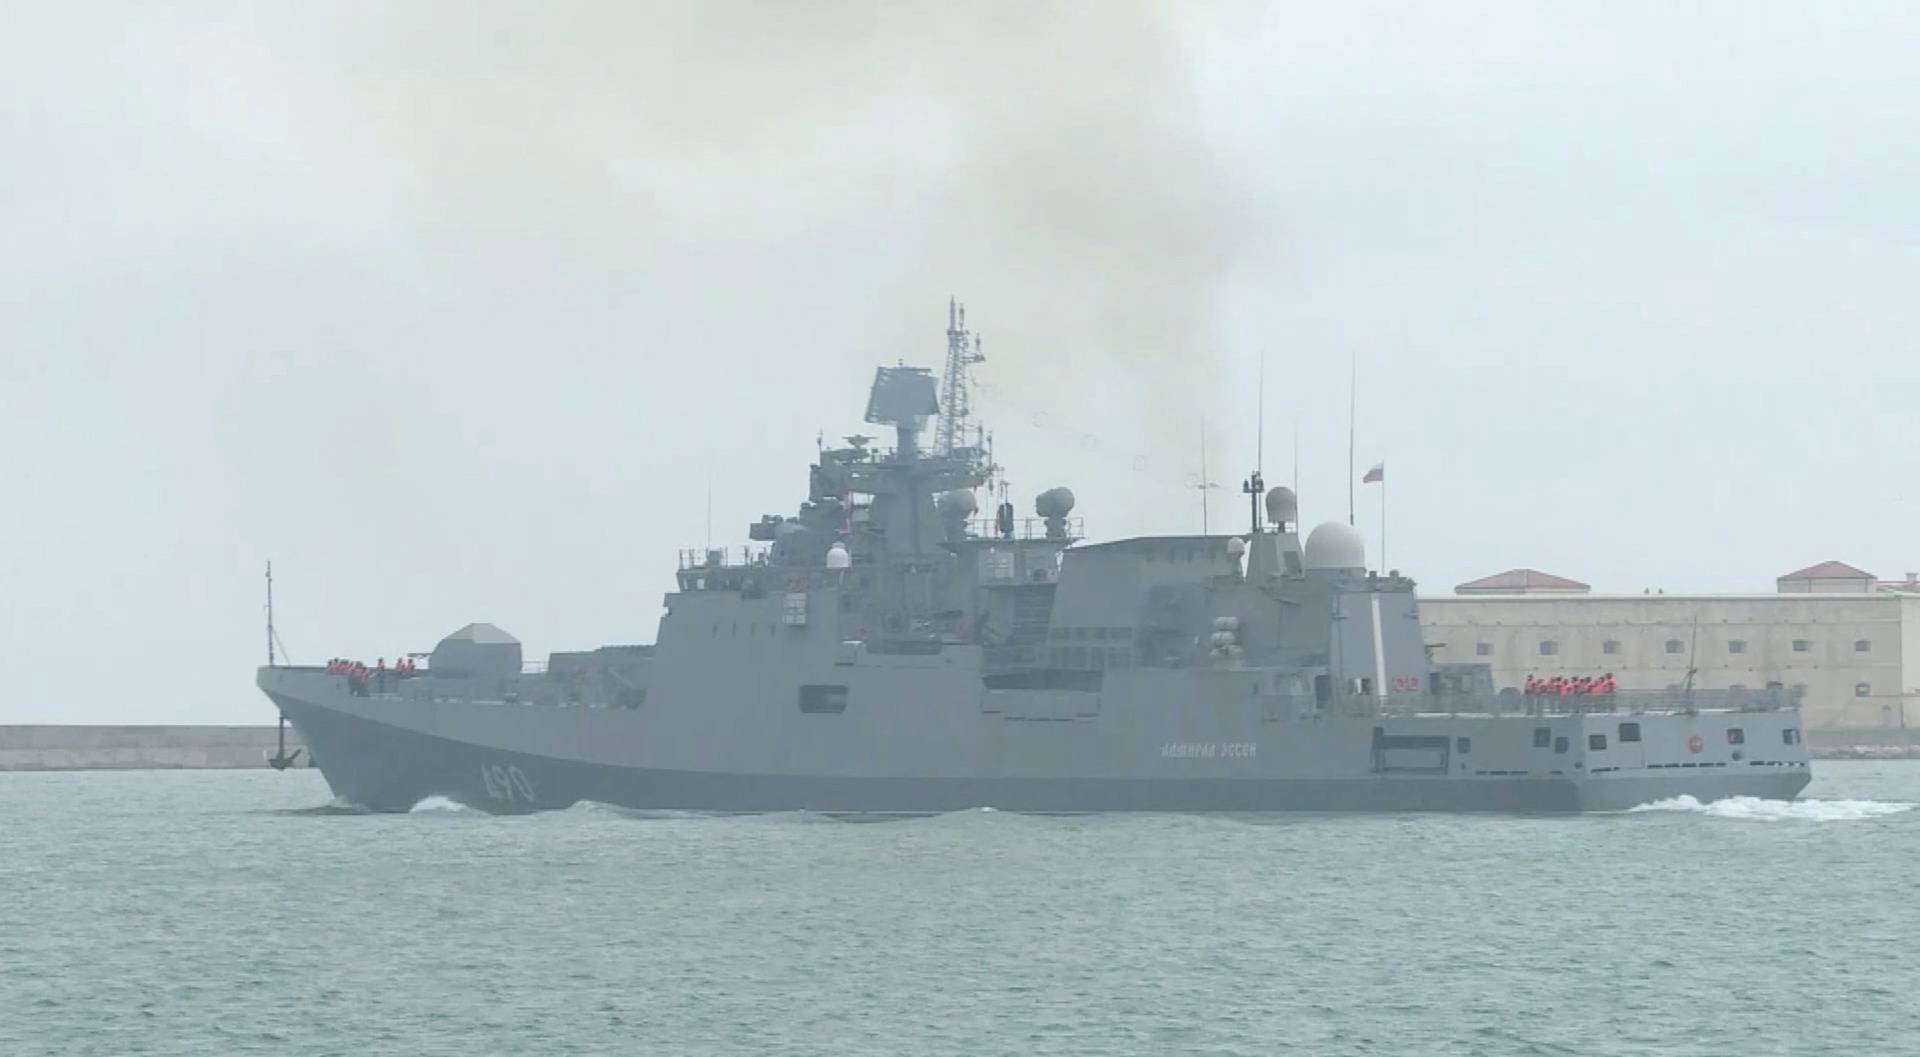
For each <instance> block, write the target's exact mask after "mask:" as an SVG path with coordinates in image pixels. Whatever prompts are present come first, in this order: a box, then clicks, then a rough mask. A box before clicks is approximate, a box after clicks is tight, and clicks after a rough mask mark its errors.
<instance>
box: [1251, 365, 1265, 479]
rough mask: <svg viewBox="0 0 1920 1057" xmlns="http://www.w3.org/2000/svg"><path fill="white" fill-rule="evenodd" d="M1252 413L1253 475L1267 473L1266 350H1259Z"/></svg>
mask: <svg viewBox="0 0 1920 1057" xmlns="http://www.w3.org/2000/svg"><path fill="white" fill-rule="evenodd" d="M1255 406H1256V408H1257V410H1256V411H1255V412H1254V414H1255V417H1256V418H1257V419H1258V421H1257V422H1255V424H1254V429H1253V436H1254V442H1253V469H1254V472H1255V473H1265V472H1266V471H1267V350H1266V349H1264V348H1262V349H1261V350H1260V397H1259V402H1258V403H1257V404H1256V405H1255Z"/></svg>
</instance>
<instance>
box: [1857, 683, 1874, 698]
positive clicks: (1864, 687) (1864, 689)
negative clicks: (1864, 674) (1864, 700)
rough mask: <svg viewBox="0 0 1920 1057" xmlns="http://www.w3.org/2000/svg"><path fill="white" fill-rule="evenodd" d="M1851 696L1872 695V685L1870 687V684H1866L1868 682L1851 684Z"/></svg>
mask: <svg viewBox="0 0 1920 1057" xmlns="http://www.w3.org/2000/svg"><path fill="white" fill-rule="evenodd" d="M1853 696H1855V697H1872V696H1873V687H1872V686H1870V685H1868V684H1866V683H1855V684H1853Z"/></svg>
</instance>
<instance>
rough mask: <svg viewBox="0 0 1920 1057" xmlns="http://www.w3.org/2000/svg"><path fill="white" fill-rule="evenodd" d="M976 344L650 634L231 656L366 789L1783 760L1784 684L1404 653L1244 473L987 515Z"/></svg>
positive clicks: (1478, 805) (1656, 791)
mask: <svg viewBox="0 0 1920 1057" xmlns="http://www.w3.org/2000/svg"><path fill="white" fill-rule="evenodd" d="M977 362H979V344H978V342H977V340H975V339H971V338H970V336H969V335H968V333H967V332H966V330H965V321H964V316H963V315H962V314H961V310H960V309H959V307H958V306H957V305H954V306H951V307H950V310H949V326H948V358H947V361H946V369H945V372H944V375H943V379H936V378H935V376H934V375H933V374H932V373H931V372H929V371H926V370H923V369H919V368H914V367H907V366H892V367H882V368H879V369H878V370H877V371H876V372H875V374H874V377H873V380H872V383H871V385H870V386H869V391H868V398H867V403H866V409H865V416H864V417H865V421H866V422H867V423H868V424H869V425H871V426H874V427H877V428H879V429H883V430H886V431H890V432H891V438H890V439H891V441H892V445H891V447H882V446H880V444H879V441H878V440H877V439H876V438H874V437H871V436H866V435H860V434H855V435H850V436H848V437H846V438H845V442H844V443H843V444H841V445H838V446H834V447H827V446H825V445H822V446H821V448H820V450H819V452H818V457H817V459H816V461H815V462H814V464H813V465H812V467H811V468H810V469H809V471H808V475H807V490H806V498H805V499H804V500H803V501H802V502H801V503H800V504H799V506H798V507H797V509H795V510H794V511H793V512H791V513H785V514H768V515H765V516H763V517H762V518H760V519H759V520H758V521H756V522H754V523H753V524H752V525H751V526H750V528H749V532H748V537H749V544H748V546H747V547H745V548H743V549H740V550H735V549H731V548H711V549H710V548H702V549H699V550H695V551H688V552H683V553H682V554H681V557H680V564H679V568H678V570H677V571H676V583H675V590H674V591H673V592H672V593H671V594H669V595H668V596H667V598H666V613H665V615H664V616H663V617H662V618H661V621H660V624H659V627H658V632H657V636H656V640H655V643H654V644H653V645H650V646H610V647H602V648H600V649H598V650H594V651H590V652H578V653H556V654H553V655H552V656H551V657H550V658H549V659H548V660H547V662H546V663H545V664H544V665H543V666H541V669H542V670H539V671H534V672H528V671H526V670H524V664H523V661H524V659H523V657H522V656H521V650H520V645H519V643H518V642H517V641H515V640H514V639H513V638H512V637H511V636H510V635H507V634H506V633H504V632H502V631H500V630H499V629H498V628H495V627H492V626H491V625H480V624H477V625H472V626H469V627H468V628H465V629H462V630H461V631H460V632H457V633H455V634H454V635H453V636H450V637H449V638H447V639H446V640H443V641H442V642H441V643H440V645H439V646H438V647H436V648H435V650H434V651H433V652H432V654H431V655H430V657H429V658H428V661H429V663H427V664H426V665H425V666H423V667H421V668H420V669H419V670H418V671H415V672H411V673H389V672H381V673H376V676H375V678H374V679H373V681H372V684H371V685H356V686H350V685H349V680H348V679H347V678H345V677H342V676H340V675H338V674H335V673H330V672H329V671H327V670H325V669H311V668H296V667H287V666H277V665H270V666H268V667H265V668H262V669H260V671H259V685H260V686H261V688H262V689H263V690H264V691H265V692H266V693H267V695H268V696H269V698H271V700H272V701H273V703H274V704H275V705H276V707H277V708H278V709H279V710H280V712H281V713H282V715H283V716H284V717H285V718H286V719H287V720H289V721H290V722H291V723H292V724H293V725H294V726H295V727H297V728H298V729H299V732H300V734H301V735H302V737H303V739H304V741H305V744H306V745H307V746H308V747H309V750H310V752H311V754H312V759H313V761H314V763H315V765H316V766H318V767H319V768H320V769H321V771H322V772H323V773H324V774H325V775H326V778H327V780H328V782H329V784H330V785H331V786H332V788H333V790H334V792H335V793H336V794H337V795H339V796H340V797H342V798H344V799H346V800H349V801H353V802H356V803H359V804H362V805H365V806H367V807H370V808H374V809H378V810H405V809H407V808H409V807H411V806H412V805H413V804H415V803H417V802H418V801H419V800H421V799H422V798H424V797H427V796H432V795H439V796H446V797H450V798H453V799H455V800H458V801H461V802H464V803H468V804H471V805H474V806H476V807H480V808H484V809H487V810H492V811H528V810H537V809H544V808H556V807H564V806H566V805H568V804H572V803H575V802H577V801H581V800H594V801H601V802H606V803H612V804H619V805H625V806H630V807H636V808H662V809H686V810H712V811H765V810H792V809H804V810H818V811H844V812H866V811H871V812H937V811H949V810H957V809H963V808H970V807H979V806H992V807H997V808H1002V809H1008V810H1037V811H1103V810H1168V811H1193V810H1230V811H1269V810H1507V811H1576V810H1594V809H1619V808H1625V807H1629V806H1632V805H1635V804H1639V803H1644V802H1648V801H1652V800H1657V799H1661V798H1664V797H1671V796H1677V795H1681V794H1688V795H1692V796H1695V797H1697V798H1699V799H1702V800H1708V799H1713V798H1718V797H1724V796H1731V795H1738V794H1747V795H1755V796H1764V797H1776V798H1789V797H1792V796H1794V795H1796V794H1797V793H1798V792H1799V791H1800V790H1801V789H1802V788H1803V787H1804V786H1805V785H1806V783H1807V781H1808V777H1809V772H1808V759H1807V752H1806V749H1805V746H1804V745H1803V744H1801V740H1800V721H1799V712H1798V710H1797V708H1796V707H1795V702H1794V701H1793V700H1792V698H1791V696H1790V695H1789V694H1788V693H1787V692H1785V691H1780V692H1777V693H1769V694H1767V695H1748V696H1747V697H1745V698H1743V699H1742V703H1741V705H1740V707H1738V708H1735V707H1732V703H1731V702H1729V701H1727V700H1724V699H1723V698H1721V697H1717V696H1716V695H1712V694H1709V693H1705V692H1678V693H1674V694H1652V695H1649V694H1626V693H1620V694H1608V695H1589V696H1583V697H1578V698H1563V697H1552V698H1549V697H1544V696H1540V695H1527V694H1522V693H1519V692H1518V691H1517V688H1511V687H1504V688H1503V687H1495V686H1494V685H1492V682H1491V677H1490V674H1489V671H1488V669H1486V668H1485V667H1484V666H1474V665H1462V666H1436V665H1434V664H1432V663H1430V661H1429V659H1428V651H1427V646H1426V644H1425V643H1424V642H1423V641H1422V637H1421V629H1420V624H1419V621H1418V620H1417V612H1416V603H1415V599H1414V592H1413V583H1412V581H1411V580H1409V579H1407V578H1405V577H1402V576H1400V575H1398V574H1397V573H1394V572H1390V571H1389V572H1381V571H1379V570H1369V569H1368V568H1367V562H1366V555H1365V548H1364V546H1363V543H1362V541H1361V539H1360V537H1359V535H1358V534H1357V533H1356V532H1355V531H1354V530H1353V529H1352V528H1351V527H1349V526H1348V525H1346V524H1342V523H1339V522H1329V523H1327V524H1323V525H1320V526H1319V527H1317V528H1315V529H1314V530H1313V531H1312V532H1311V533H1308V534H1306V535H1305V536H1304V538H1303V537H1302V535H1301V533H1300V526H1299V524H1298V521H1297V519H1298V503H1297V500H1296V498H1295V496H1294V494H1293V492H1292V491H1291V490H1289V489H1287V488H1273V489H1267V488H1265V486H1264V482H1261V481H1260V480H1259V479H1258V476H1257V474H1256V475H1255V476H1253V477H1250V478H1249V480H1248V481H1247V482H1246V484H1245V486H1243V491H1245V492H1246V493H1247V494H1248V496H1249V499H1250V502H1249V509H1248V512H1247V524H1246V529H1245V531H1243V532H1239V533H1234V534H1219V535H1214V534H1201V535H1166V536H1143V537H1136V538H1128V539H1118V540H1112V541H1107V542H1100V543H1087V542H1084V539H1083V537H1084V532H1083V526H1082V523H1081V521H1080V518H1079V517H1078V516H1077V515H1076V514H1075V497H1074V495H1073V493H1072V492H1071V491H1069V490H1067V489H1066V488H1051V489H1047V490H1045V491H1043V492H1040V493H1039V494H1038V495H1037V496H1036V497H1035V501H1034V506H1033V516H1032V517H1019V516H1016V515H1017V511H1016V510H1015V508H1014V507H1013V505H1012V504H1011V503H1010V502H1008V501H1007V500H1006V499H1005V496H1004V488H998V489H996V488H995V487H994V482H995V479H996V475H997V470H998V468H997V467H996V466H995V464H994V461H993V458H992V454H991V450H990V444H989V443H988V440H987V438H986V435H985V434H984V433H983V432H981V431H979V430H978V429H974V430H973V434H972V436H971V437H969V435H968V431H969V428H970V426H969V423H968V421H967V412H968V410H969V408H968V407H967V405H966V403H965V399H964V396H963V394H964V392H965V385H966V381H965V379H966V373H967V371H968V369H969V368H970V367H971V366H972V365H973V364H975V363H977ZM942 381H944V385H945V391H946V396H947V403H946V404H945V405H944V406H943V404H942V402H941V397H942V395H943V393H942ZM930 421H935V422H937V423H938V425H937V428H936V430H935V443H934V444H933V446H932V447H931V448H926V447H923V446H922V443H921V439H922V436H923V434H924V433H925V432H926V431H927V427H928V424H929V422H930ZM982 490H984V491H986V493H987V495H988V498H989V502H988V504H987V506H988V509H987V510H985V511H982V509H981V504H980V503H979V502H978V500H977V499H976V496H977V495H978V494H979V492H981V491H982ZM996 493H999V494H996Z"/></svg>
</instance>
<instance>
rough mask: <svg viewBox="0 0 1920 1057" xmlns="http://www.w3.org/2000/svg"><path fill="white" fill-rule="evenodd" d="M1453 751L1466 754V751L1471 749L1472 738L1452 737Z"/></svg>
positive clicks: (1468, 751)
mask: <svg viewBox="0 0 1920 1057" xmlns="http://www.w3.org/2000/svg"><path fill="white" fill-rule="evenodd" d="M1453 751H1455V752H1457V753H1459V754H1460V755H1462V756H1465V755H1467V754H1468V753H1470V752H1472V751H1473V739H1472V738H1455V739H1453Z"/></svg>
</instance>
